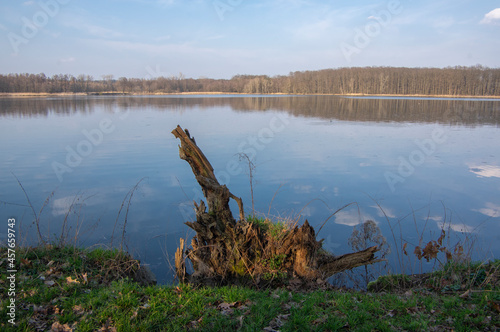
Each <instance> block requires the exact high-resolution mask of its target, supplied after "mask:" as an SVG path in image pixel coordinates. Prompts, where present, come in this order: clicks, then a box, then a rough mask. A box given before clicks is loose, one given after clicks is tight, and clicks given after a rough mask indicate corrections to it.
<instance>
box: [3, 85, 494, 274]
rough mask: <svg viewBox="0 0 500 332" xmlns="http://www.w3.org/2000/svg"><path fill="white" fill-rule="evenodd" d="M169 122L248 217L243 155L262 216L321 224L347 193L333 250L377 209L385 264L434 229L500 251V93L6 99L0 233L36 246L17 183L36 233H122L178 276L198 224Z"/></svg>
mask: <svg viewBox="0 0 500 332" xmlns="http://www.w3.org/2000/svg"><path fill="white" fill-rule="evenodd" d="M177 125H181V127H183V128H187V129H189V131H190V133H191V135H192V136H194V137H195V139H196V142H197V144H198V146H199V147H200V148H201V149H202V151H203V152H204V153H205V155H206V156H207V158H208V160H209V161H210V162H211V163H212V166H213V167H214V169H215V174H216V176H217V177H218V179H219V182H221V183H225V184H227V186H228V187H229V188H230V190H231V192H232V193H234V194H235V195H237V196H240V197H242V199H243V201H244V203H245V212H246V213H247V214H248V213H252V196H251V193H250V180H249V170H248V163H245V162H244V161H240V160H239V158H238V154H241V153H245V154H246V155H247V156H248V157H249V158H251V159H252V161H253V163H254V165H255V170H254V171H253V190H254V208H255V211H256V212H257V213H258V214H262V215H268V214H269V215H272V216H275V217H280V218H289V219H294V218H301V219H300V222H301V223H302V222H303V221H304V220H305V219H307V220H308V221H309V222H310V224H311V225H312V226H314V227H315V228H316V229H317V230H318V229H319V227H320V226H321V225H322V224H323V223H324V222H325V221H326V220H327V219H328V218H329V217H331V216H332V214H333V213H334V212H336V211H337V210H338V209H340V208H342V207H343V206H345V205H348V204H349V203H355V204H351V205H349V206H348V207H347V208H344V209H342V210H340V211H339V212H337V213H336V214H335V215H334V216H332V217H331V218H330V219H328V221H327V222H326V223H325V226H324V227H323V228H322V229H321V231H320V233H319V234H318V238H324V239H325V241H324V247H325V248H326V249H328V250H330V251H332V252H334V253H335V254H342V253H347V252H350V251H351V250H350V248H349V246H348V238H349V236H350V235H351V233H352V230H353V227H355V226H356V225H358V224H360V223H361V222H364V221H366V220H369V219H371V220H374V221H375V222H376V223H377V224H378V226H379V227H380V229H381V230H382V233H383V234H384V236H385V237H386V238H387V240H388V242H389V243H391V244H392V245H393V247H392V253H391V257H390V260H389V261H390V262H391V264H392V265H393V268H394V270H397V269H398V264H397V263H395V262H396V261H398V258H397V256H398V255H397V253H400V252H401V244H402V243H403V242H408V243H409V245H408V251H410V252H409V254H410V256H412V255H413V254H412V252H413V249H411V250H410V248H413V246H415V245H418V244H419V239H420V238H422V241H423V242H422V243H423V244H424V245H425V243H426V242H427V241H429V240H431V239H433V240H436V239H437V238H438V237H439V234H440V232H441V228H442V227H444V228H445V230H446V231H447V234H448V235H450V237H449V238H447V241H449V243H448V242H447V243H448V246H449V247H450V248H451V247H453V246H455V244H456V243H457V241H462V243H463V242H467V241H469V242H468V244H471V243H472V242H473V243H474V249H475V251H474V256H473V258H474V259H479V260H486V259H490V258H492V257H497V258H498V257H499V256H500V100H488V99H451V98H447V99H439V98H401V97H398V98H395V97H356V98H348V97H338V96H267V95H251V96H246V95H245V96H244V95H214V96H196V95H193V96H106V97H100V96H93V97H55V98H24V99H21V98H10V99H9V98H4V99H0V142H1V143H2V144H1V147H0V181H1V184H2V185H1V187H0V219H1V220H4V227H3V228H0V239H1V241H2V243H4V244H5V243H6V239H7V220H8V219H9V218H16V220H17V224H18V226H19V229H18V233H17V241H18V244H34V243H36V242H37V237H38V235H37V234H38V231H37V227H36V225H35V224H34V219H35V218H34V216H33V210H32V209H31V207H30V206H29V205H30V204H29V203H28V200H27V198H26V195H25V193H26V194H27V196H28V197H29V201H30V202H31V205H32V206H33V209H34V211H35V213H36V214H38V213H39V212H40V210H42V211H41V214H40V234H42V236H44V238H45V239H47V240H50V241H55V240H56V239H58V238H61V233H63V235H62V237H63V238H64V239H65V241H66V242H68V243H75V242H76V244H77V245H81V246H86V247H90V246H93V245H96V244H103V245H107V246H109V245H111V241H113V246H115V247H116V246H120V245H121V244H122V239H123V245H124V246H126V248H128V250H129V251H130V252H131V253H132V254H133V255H134V256H135V257H136V258H138V259H140V260H141V261H142V262H143V263H147V264H149V265H150V266H151V268H152V270H153V272H154V273H155V274H156V276H157V278H158V281H159V282H160V283H168V282H171V280H172V275H173V272H172V270H171V265H170V264H171V261H169V258H170V257H171V256H173V254H174V252H175V249H176V247H177V244H178V241H179V238H180V237H186V236H191V235H193V231H191V230H190V229H189V228H188V227H187V226H185V225H184V224H183V223H184V222H185V221H189V220H191V219H192V218H193V217H194V212H193V210H192V206H193V205H192V201H193V200H197V201H199V200H200V199H201V198H202V194H201V190H200V189H199V186H198V184H197V182H196V180H195V179H194V176H193V174H192V172H191V168H190V167H189V165H188V164H187V162H186V161H184V160H181V159H180V158H179V154H178V144H179V141H178V140H176V139H175V138H174V136H173V135H172V134H171V131H172V130H173V129H174V128H175V127H176V126H177ZM18 180H19V182H20V183H21V185H22V187H21V185H20V184H19V183H18ZM23 189H24V191H23ZM131 196H132V197H131ZM232 208H233V211H234V215H235V216H237V215H238V213H237V207H236V205H234V206H232ZM124 224H126V225H125V226H126V227H125V233H124V232H123V229H124V227H123V226H124ZM395 240H396V243H397V245H398V247H396V246H395V245H394V242H395ZM466 244H467V243H466ZM405 259H407V258H405ZM169 262H170V263H169ZM431 266H432V265H431V263H426V262H424V263H423V264H422V269H424V270H425V269H428V268H430V267H431ZM418 269H420V267H418ZM413 272H419V271H417V270H415V271H413Z"/></svg>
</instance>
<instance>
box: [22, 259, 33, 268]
mask: <svg viewBox="0 0 500 332" xmlns="http://www.w3.org/2000/svg"><path fill="white" fill-rule="evenodd" d="M23 265H25V266H27V267H31V261H29V260H27V259H25V258H21V266H23Z"/></svg>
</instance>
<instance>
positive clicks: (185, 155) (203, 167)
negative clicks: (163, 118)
mask: <svg viewBox="0 0 500 332" xmlns="http://www.w3.org/2000/svg"><path fill="white" fill-rule="evenodd" d="M172 134H174V136H175V137H176V138H179V139H180V140H181V146H179V156H180V158H181V159H183V160H186V161H187V162H188V163H189V165H190V166H191V169H192V170H193V174H194V176H195V178H196V180H197V181H198V183H199V184H200V186H201V189H202V191H203V195H204V196H205V198H206V199H207V204H208V211H209V212H211V213H215V215H216V216H217V217H220V218H221V220H222V221H224V222H226V223H229V224H230V226H234V223H235V221H234V218H233V216H232V214H231V210H230V209H229V198H232V199H234V200H235V201H236V203H237V204H238V208H239V210H240V219H241V220H243V219H245V212H244V210H243V201H242V200H241V198H239V197H236V196H235V195H233V194H232V193H231V192H229V189H227V187H226V186H225V185H220V184H219V181H217V178H216V177H215V174H214V169H213V167H212V165H211V164H210V162H209V161H208V159H207V158H206V157H205V155H204V154H203V152H202V151H201V150H200V148H199V147H198V146H197V145H196V142H195V140H194V138H192V137H191V136H190V135H189V131H188V130H187V129H186V130H185V131H184V130H182V128H181V127H180V126H177V128H175V129H174V130H173V131H172Z"/></svg>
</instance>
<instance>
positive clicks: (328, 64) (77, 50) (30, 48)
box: [0, 0, 500, 79]
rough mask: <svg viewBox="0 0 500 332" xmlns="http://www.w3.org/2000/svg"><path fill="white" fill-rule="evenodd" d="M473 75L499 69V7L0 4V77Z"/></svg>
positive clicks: (159, 1)
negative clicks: (455, 70) (345, 72)
mask: <svg viewBox="0 0 500 332" xmlns="http://www.w3.org/2000/svg"><path fill="white" fill-rule="evenodd" d="M476 64H480V65H483V66H488V67H492V68H498V67H500V1H492V0H481V1H477V0H387V1H386V0H384V1H378V0H376V1H365V0H362V1H346V0H344V1H335V0H333V1H316V0H288V1H285V0H265V1H264V0H262V1H261V0H253V1H250V0H184V1H181V0H36V1H2V2H1V3H0V74H9V73H35V74H36V73H45V74H46V75H48V76H52V75H54V74H71V75H74V76H78V75H80V74H85V75H91V76H92V77H93V78H94V79H101V78H102V77H103V75H113V77H114V78H119V77H128V78H131V77H134V78H155V77H160V76H165V77H170V76H179V75H180V74H181V73H182V75H183V76H184V77H191V78H202V77H209V78H226V79H228V78H231V77H233V76H234V75H245V74H249V75H269V76H276V75H288V74H289V73H290V72H294V71H304V70H319V69H326V68H341V67H358V66H362V67H364V66H395V67H440V68H442V67H447V66H473V65H476Z"/></svg>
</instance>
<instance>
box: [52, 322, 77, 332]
mask: <svg viewBox="0 0 500 332" xmlns="http://www.w3.org/2000/svg"><path fill="white" fill-rule="evenodd" d="M50 331H51V332H73V329H72V328H71V327H70V326H69V325H68V324H64V325H62V324H61V323H59V322H54V324H52V327H51V328H50Z"/></svg>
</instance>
